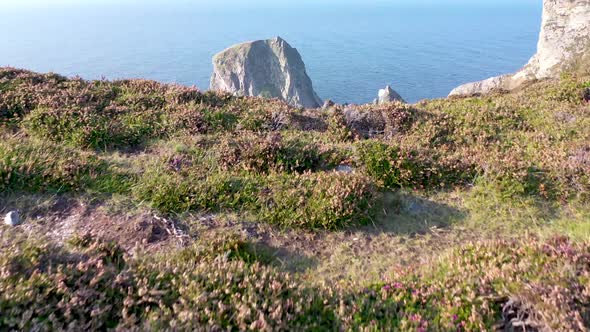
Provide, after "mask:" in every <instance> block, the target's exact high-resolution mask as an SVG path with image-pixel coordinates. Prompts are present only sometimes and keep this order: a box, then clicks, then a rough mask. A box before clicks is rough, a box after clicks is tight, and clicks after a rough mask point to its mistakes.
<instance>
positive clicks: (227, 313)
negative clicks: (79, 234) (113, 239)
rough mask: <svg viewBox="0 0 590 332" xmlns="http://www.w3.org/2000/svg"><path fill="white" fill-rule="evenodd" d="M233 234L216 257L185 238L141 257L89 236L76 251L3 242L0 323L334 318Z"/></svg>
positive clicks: (280, 323) (126, 324)
mask: <svg viewBox="0 0 590 332" xmlns="http://www.w3.org/2000/svg"><path fill="white" fill-rule="evenodd" d="M234 242H235V241H234ZM232 243H233V242H232V241H230V242H228V243H224V244H221V247H220V248H219V249H220V250H225V249H226V248H227V249H229V251H226V252H225V253H224V254H223V255H220V256H216V257H212V256H209V255H208V254H207V253H204V252H202V251H200V249H198V248H194V249H190V248H189V249H183V250H181V251H180V252H173V253H171V254H167V255H164V256H156V257H154V256H151V257H150V256H143V257H141V258H139V259H136V260H133V259H130V258H129V257H127V256H126V255H123V256H121V255H119V254H118V252H119V251H118V250H116V249H113V247H112V246H111V245H110V244H104V243H102V242H100V241H94V240H93V239H88V238H82V239H79V240H75V241H73V244H75V246H76V247H77V248H79V249H77V250H78V251H76V252H68V251H65V250H63V249H60V248H55V247H51V246H49V245H47V244H40V243H31V242H29V241H21V242H19V243H18V244H7V243H4V244H3V248H4V249H7V250H3V251H2V253H1V254H0V272H1V273H2V276H3V278H1V280H0V291H1V293H0V309H1V310H2V315H0V328H1V329H21V330H30V329H34V330H59V329H76V330H77V329H93V330H100V329H113V328H119V329H168V328H177V329H195V328H197V329H199V328H207V329H215V328H217V329H228V328H234V329H268V328H272V329H279V330H288V329H301V328H304V329H309V328H321V327H323V328H326V327H329V326H331V324H334V323H335V321H334V318H333V314H332V313H331V312H330V311H329V310H328V309H327V308H326V307H325V306H324V305H323V303H322V302H321V298H320V297H319V296H317V295H315V294H314V293H313V292H312V291H311V290H308V289H306V288H305V287H303V286H302V285H301V284H300V283H299V282H298V281H296V280H293V279H292V278H291V277H290V276H289V275H287V274H285V273H280V272H277V271H276V270H274V269H272V268H270V267H265V266H262V265H260V264H258V263H254V262H249V261H248V260H246V261H244V260H242V258H243V257H242V256H240V255H239V253H240V252H241V250H235V248H236V247H235V246H234V244H232ZM228 252H229V253H230V254H227V253H228ZM231 252H234V253H235V256H234V255H232V254H231ZM113 253H114V255H113ZM40 258H42V260H40ZM186 258H189V259H186Z"/></svg>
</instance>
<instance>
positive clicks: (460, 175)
mask: <svg viewBox="0 0 590 332" xmlns="http://www.w3.org/2000/svg"><path fill="white" fill-rule="evenodd" d="M356 155H357V159H358V161H357V162H358V163H359V166H362V167H364V168H365V171H366V172H367V174H368V175H369V176H371V177H372V178H373V179H374V180H375V181H376V182H377V183H378V184H379V185H380V186H382V187H384V188H389V189H394V188H401V187H409V188H414V189H431V188H444V187H447V186H453V185H462V184H466V183H469V182H470V181H472V180H473V179H474V178H475V175H476V168H475V167H474V166H473V165H469V164H465V163H463V162H461V161H459V160H456V159H452V158H450V159H447V160H445V159H443V158H442V157H441V156H438V155H437V154H436V152H433V151H424V152H421V151H416V150H409V149H407V148H404V147H399V146H395V145H390V144H385V143H382V142H380V141H375V140H369V141H364V142H360V143H358V144H357V146H356Z"/></svg>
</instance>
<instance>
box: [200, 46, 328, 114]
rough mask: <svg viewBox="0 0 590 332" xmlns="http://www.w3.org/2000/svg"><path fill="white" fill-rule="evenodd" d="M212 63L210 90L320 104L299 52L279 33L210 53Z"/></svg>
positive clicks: (301, 105)
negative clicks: (269, 37)
mask: <svg viewBox="0 0 590 332" xmlns="http://www.w3.org/2000/svg"><path fill="white" fill-rule="evenodd" d="M213 67H214V69H213V75H212V77H211V86H210V88H211V90H217V91H226V92H230V93H233V94H235V95H240V96H263V97H269V98H280V99H282V100H284V101H286V102H288V103H289V104H291V105H294V106H300V107H306V108H317V107H320V106H321V105H322V100H321V99H320V98H319V97H318V95H317V94H316V93H315V91H314V90H313V84H312V82H311V79H310V78H309V76H308V75H307V72H306V70H305V64H304V63H303V60H302V59H301V55H300V54H299V52H297V50H296V49H295V48H293V47H291V45H289V44H288V43H287V42H286V41H285V40H283V39H281V38H280V37H277V38H275V39H269V40H258V41H253V42H247V43H243V44H239V45H236V46H233V47H230V48H228V49H226V50H225V51H223V52H221V53H219V54H217V55H215V56H214V57H213Z"/></svg>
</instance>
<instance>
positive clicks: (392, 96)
mask: <svg viewBox="0 0 590 332" xmlns="http://www.w3.org/2000/svg"><path fill="white" fill-rule="evenodd" d="M376 101H377V102H376V103H377V104H386V103H391V102H393V101H401V102H402V103H405V102H406V101H405V100H404V99H403V98H402V96H400V95H399V93H397V92H396V91H395V90H393V89H392V88H391V87H390V86H389V85H388V86H386V87H385V89H381V90H379V93H378V95H377V100H376Z"/></svg>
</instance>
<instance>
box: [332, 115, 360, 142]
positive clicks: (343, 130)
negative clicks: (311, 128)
mask: <svg viewBox="0 0 590 332" xmlns="http://www.w3.org/2000/svg"><path fill="white" fill-rule="evenodd" d="M326 123H327V125H328V126H327V127H328V128H327V130H326V132H327V136H328V138H330V139H331V140H332V141H334V142H347V141H351V140H353V139H354V138H355V137H354V134H353V132H352V131H351V130H350V128H349V127H348V124H347V122H346V116H345V115H344V113H343V112H342V110H340V109H333V110H332V111H331V113H330V114H329V115H328V119H327V121H326Z"/></svg>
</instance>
